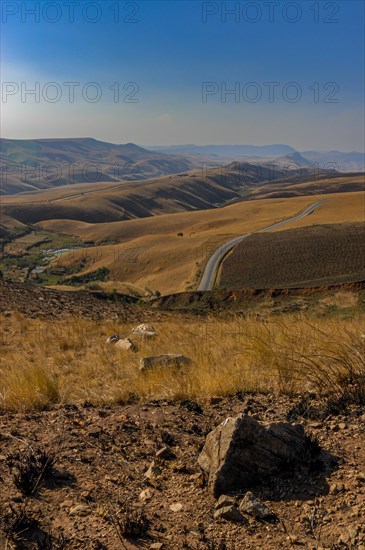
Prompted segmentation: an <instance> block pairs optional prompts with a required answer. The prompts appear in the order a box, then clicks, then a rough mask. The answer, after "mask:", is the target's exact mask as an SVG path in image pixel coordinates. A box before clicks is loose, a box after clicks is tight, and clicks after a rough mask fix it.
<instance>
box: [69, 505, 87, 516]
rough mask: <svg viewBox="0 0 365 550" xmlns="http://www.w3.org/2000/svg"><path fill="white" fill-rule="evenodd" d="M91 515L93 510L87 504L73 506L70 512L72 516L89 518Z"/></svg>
mask: <svg viewBox="0 0 365 550" xmlns="http://www.w3.org/2000/svg"><path fill="white" fill-rule="evenodd" d="M90 513H91V508H90V506H87V505H86V504H76V506H72V508H70V511H69V514H70V516H88V515H89V514H90Z"/></svg>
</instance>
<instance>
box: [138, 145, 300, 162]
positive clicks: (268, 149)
mask: <svg viewBox="0 0 365 550" xmlns="http://www.w3.org/2000/svg"><path fill="white" fill-rule="evenodd" d="M145 148H146V149H148V150H149V151H158V152H160V153H169V154H171V153H174V154H176V155H196V154H199V155H209V156H212V157H221V158H231V159H237V158H239V157H242V156H248V157H262V158H266V157H272V158H275V157H280V156H283V155H287V154H289V153H294V152H295V149H293V147H289V145H280V144H279V145H168V146H163V145H156V146H151V147H149V146H145Z"/></svg>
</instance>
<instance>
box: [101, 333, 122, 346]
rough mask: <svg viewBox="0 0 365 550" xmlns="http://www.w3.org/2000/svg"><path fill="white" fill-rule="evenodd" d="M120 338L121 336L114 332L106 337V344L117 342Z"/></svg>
mask: <svg viewBox="0 0 365 550" xmlns="http://www.w3.org/2000/svg"><path fill="white" fill-rule="evenodd" d="M118 340H120V336H119V335H118V334H112V335H111V336H109V337H108V338H107V339H106V342H105V343H106V344H116V343H117V342H118Z"/></svg>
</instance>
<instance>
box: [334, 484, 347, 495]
mask: <svg viewBox="0 0 365 550" xmlns="http://www.w3.org/2000/svg"><path fill="white" fill-rule="evenodd" d="M344 490H345V486H344V484H343V483H332V485H331V486H330V494H331V495H338V493H342V492H343V491H344Z"/></svg>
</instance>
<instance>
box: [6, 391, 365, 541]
mask: <svg viewBox="0 0 365 550" xmlns="http://www.w3.org/2000/svg"><path fill="white" fill-rule="evenodd" d="M312 406H313V410H315V407H316V406H317V410H318V411H321V408H320V403H319V402H316V400H315V399H314V400H313V402H312ZM301 409H303V407H301V406H300V403H299V402H298V399H296V400H294V399H289V398H286V397H278V396H275V395H239V396H236V397H232V398H226V399H223V400H221V401H220V402H218V403H217V404H211V403H210V402H209V401H207V402H203V403H200V404H196V403H194V402H183V403H175V404H172V403H168V402H157V403H156V402H155V403H146V404H144V405H141V404H130V405H126V406H120V407H114V408H91V407H90V406H89V405H88V404H87V403H85V404H84V405H83V406H80V407H75V406H72V407H66V408H60V409H56V410H51V411H44V412H37V413H33V414H10V413H8V412H7V413H4V414H2V415H1V416H0V439H1V455H0V475H1V479H2V491H1V495H0V510H1V515H2V520H3V529H4V526H5V528H6V526H8V525H9V521H10V523H11V518H14V516H15V515H16V514H17V513H20V512H21V511H24V512H25V514H26V515H27V517H28V518H33V519H35V520H36V522H37V524H36V525H37V527H35V526H33V527H30V528H28V529H26V530H25V531H24V532H23V533H22V535H21V538H23V539H24V541H25V542H24V543H22V544H23V546H18V547H19V548H45V547H46V548H57V547H58V546H57V544H59V543H60V541H61V540H63V541H64V542H65V544H66V542H67V546H64V547H66V548H108V549H117V548H123V547H125V548H150V547H151V545H152V544H153V543H156V542H161V543H162V544H163V548H166V549H180V548H191V549H205V548H221V549H223V548H227V549H253V548H259V547H260V546H262V547H263V548H270V549H277V548H281V547H284V548H285V547H290V546H291V545H293V544H296V545H300V546H302V547H304V548H332V549H334V548H338V549H340V548H341V549H342V548H357V549H361V548H363V546H361V544H363V543H364V541H365V524H364V522H365V509H364V507H363V502H364V497H365V477H364V474H365V437H364V432H365V414H364V409H361V408H352V409H351V410H350V411H348V412H347V414H346V415H341V416H337V417H335V416H327V418H325V419H320V420H318V419H317V420H313V419H310V418H303V416H302V415H301V414H300V412H301ZM243 412H246V413H248V414H252V415H255V418H257V419H258V420H260V421H270V422H271V421H283V420H287V419H288V418H289V419H290V420H292V421H299V422H302V423H303V424H304V425H305V427H306V431H307V433H308V434H310V433H311V434H313V436H315V437H316V438H317V439H318V442H319V443H320V445H321V447H322V448H323V455H322V458H321V462H320V464H319V466H318V468H317V469H315V470H314V471H312V472H311V471H305V470H303V471H299V472H296V473H295V474H289V473H287V474H286V475H284V476H281V477H280V476H279V477H278V478H276V479H272V480H271V482H269V483H265V484H260V483H259V480H253V489H252V490H253V491H254V493H255V495H256V496H258V497H259V498H261V499H262V501H263V502H265V503H266V504H267V505H268V506H269V508H271V509H272V511H273V512H274V513H275V514H276V515H277V516H278V518H279V521H278V522H277V523H265V522H258V521H256V520H254V519H252V518H248V520H249V524H248V526H244V525H241V524H235V523H232V522H227V521H225V520H214V518H213V512H214V504H215V501H214V498H213V497H212V496H211V495H210V494H209V492H208V490H207V488H206V486H205V482H206V479H205V477H204V475H203V474H202V473H201V471H200V469H199V467H198V465H197V458H198V455H199V452H200V450H201V448H202V446H203V444H204V440H205V436H206V434H207V433H209V431H210V430H211V429H212V428H213V427H214V426H216V425H217V424H218V423H220V422H221V421H223V420H224V419H225V418H226V417H228V416H232V415H237V414H241V413H243ZM302 412H303V410H302ZM304 416H306V414H305V415H304ZM314 416H315V415H314ZM166 443H168V444H169V446H170V448H171V449H172V451H173V453H174V456H173V458H170V459H168V460H167V459H166V460H160V461H157V463H158V465H159V467H160V469H161V474H160V475H158V476H157V477H156V478H155V479H153V480H151V481H149V480H146V478H145V477H144V473H145V472H146V470H147V469H148V467H149V465H150V463H151V461H153V460H155V461H156V451H158V450H159V449H160V448H161V447H163V446H164V445H166ZM35 448H41V449H43V450H46V451H47V452H48V453H54V454H55V457H56V463H55V465H54V469H53V471H52V472H51V474H50V475H49V477H48V478H47V479H46V480H45V481H43V482H42V483H40V484H39V486H38V487H37V490H36V492H35V494H34V495H32V496H29V497H27V496H24V495H23V494H22V493H21V491H19V489H17V487H16V486H15V485H14V478H13V475H12V470H11V468H10V467H9V465H8V463H9V457H11V456H12V455H14V453H16V452H19V451H20V452H21V453H23V454H24V453H28V452H30V449H33V450H34V449H35ZM335 484H337V485H335ZM146 490H147V491H146ZM142 491H146V493H145V494H147V496H148V498H147V500H146V501H144V502H143V499H141V493H142ZM125 502H129V503H130V505H131V506H132V508H133V509H134V508H136V509H142V510H143V514H144V515H145V516H146V518H147V519H148V528H147V530H146V532H145V533H144V534H141V535H138V536H137V537H136V538H134V539H132V538H124V537H122V541H121V539H120V533H119V535H118V519H119V520H121V518H122V512H121V503H125ZM174 504H181V506H177V507H174V506H173V505H174ZM78 505H82V507H81V508H76V509H75V508H74V507H75V506H78ZM122 508H123V506H122ZM177 508H178V510H177V511H173V509H177ZM9 518H10V520H9ZM2 537H3V541H5V540H6V533H4V530H3V532H2ZM52 537H53V538H52ZM49 540H51V541H52V544H53V546H52V545H51V546H46V541H49ZM37 541H38V542H37ZM340 541H343V542H340ZM3 544H5V542H4V543H3ZM19 544H20V543H19ZM37 544H38V546H37ZM2 547H3V548H5V546H2ZM152 548H153V546H152Z"/></svg>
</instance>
